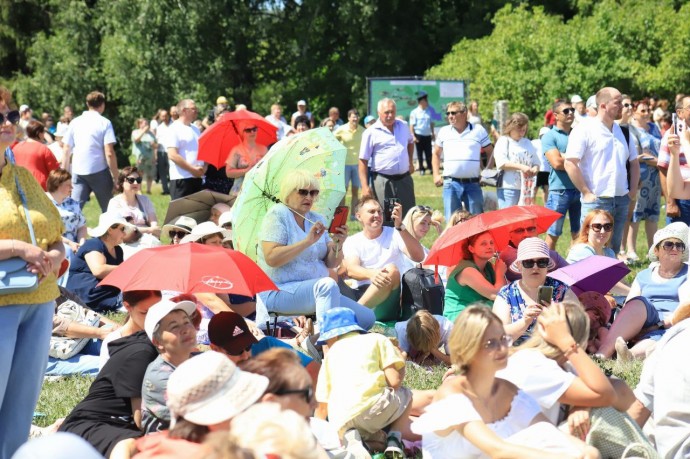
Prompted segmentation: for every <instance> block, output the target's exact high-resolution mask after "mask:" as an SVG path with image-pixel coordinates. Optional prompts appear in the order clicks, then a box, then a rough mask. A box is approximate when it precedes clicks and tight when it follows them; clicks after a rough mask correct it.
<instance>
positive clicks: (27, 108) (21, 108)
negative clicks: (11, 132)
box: [19, 104, 31, 113]
mask: <svg viewBox="0 0 690 459" xmlns="http://www.w3.org/2000/svg"><path fill="white" fill-rule="evenodd" d="M27 110H31V107H29V106H28V105H26V104H24V105H21V106H20V107H19V113H24V112H25V111H27Z"/></svg>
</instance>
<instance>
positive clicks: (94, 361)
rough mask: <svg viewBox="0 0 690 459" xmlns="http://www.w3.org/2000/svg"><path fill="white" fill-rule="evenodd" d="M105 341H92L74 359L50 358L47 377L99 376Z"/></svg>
mask: <svg viewBox="0 0 690 459" xmlns="http://www.w3.org/2000/svg"><path fill="white" fill-rule="evenodd" d="M102 342H103V341H101V340H98V339H92V340H90V341H89V342H88V344H87V345H86V346H84V349H82V350H81V352H80V353H79V354H77V355H75V356H74V357H71V358H69V359H64V360H63V359H56V358H54V357H48V365H47V366H46V375H47V376H67V375H92V376H96V375H97V374H98V368H99V366H100V360H101V357H100V355H101V343H102Z"/></svg>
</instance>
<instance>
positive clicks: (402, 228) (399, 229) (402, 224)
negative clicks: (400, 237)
mask: <svg viewBox="0 0 690 459" xmlns="http://www.w3.org/2000/svg"><path fill="white" fill-rule="evenodd" d="M395 229H396V230H398V231H402V230H404V229H405V224H404V223H401V224H400V226H396V227H395Z"/></svg>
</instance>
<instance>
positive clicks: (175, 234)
mask: <svg viewBox="0 0 690 459" xmlns="http://www.w3.org/2000/svg"><path fill="white" fill-rule="evenodd" d="M187 234H189V233H187V232H186V231H170V232H168V236H169V237H170V239H175V238H178V239H182V238H183V237H185V236H186V235H187Z"/></svg>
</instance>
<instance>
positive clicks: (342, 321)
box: [316, 308, 367, 344]
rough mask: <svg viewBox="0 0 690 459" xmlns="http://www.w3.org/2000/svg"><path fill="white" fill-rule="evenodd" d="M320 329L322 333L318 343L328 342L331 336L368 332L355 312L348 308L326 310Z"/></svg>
mask: <svg viewBox="0 0 690 459" xmlns="http://www.w3.org/2000/svg"><path fill="white" fill-rule="evenodd" d="M320 329H321V334H320V335H319V340H318V341H317V342H316V344H326V341H328V340H329V339H331V338H335V337H336V336H341V335H344V334H346V333H350V332H353V331H357V332H360V333H366V332H367V331H366V330H365V329H363V328H362V327H360V326H359V324H358V323H357V317H356V316H355V312H354V311H353V310H352V309H348V308H331V309H329V310H328V311H326V313H325V314H324V315H323V325H321V328H320Z"/></svg>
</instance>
